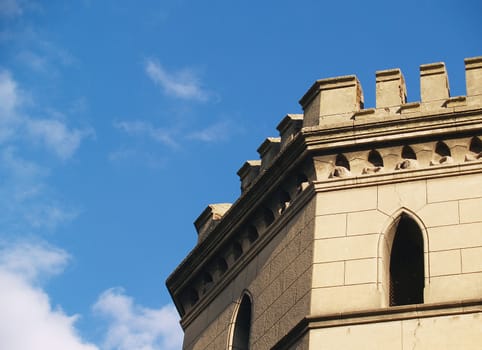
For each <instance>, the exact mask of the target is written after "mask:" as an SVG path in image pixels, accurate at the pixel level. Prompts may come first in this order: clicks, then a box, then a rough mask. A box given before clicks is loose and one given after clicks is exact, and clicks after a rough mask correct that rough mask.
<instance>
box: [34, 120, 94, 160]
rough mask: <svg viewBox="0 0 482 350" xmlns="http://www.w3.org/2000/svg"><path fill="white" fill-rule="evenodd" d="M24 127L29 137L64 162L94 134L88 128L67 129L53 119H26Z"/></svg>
mask: <svg viewBox="0 0 482 350" xmlns="http://www.w3.org/2000/svg"><path fill="white" fill-rule="evenodd" d="M25 126H26V129H27V131H28V133H29V135H31V136H32V137H33V138H34V139H37V140H39V141H40V142H42V143H43V144H44V145H45V146H46V148H47V149H49V150H50V151H51V152H52V153H54V154H56V155H57V156H58V157H59V158H61V159H64V160H65V159H68V158H71V157H72V155H73V154H74V153H75V152H76V151H77V149H78V148H79V146H80V143H81V141H82V139H84V138H86V137H88V136H92V135H93V134H94V132H93V130H92V129H90V128H88V129H82V130H81V129H69V128H68V127H67V126H66V125H65V124H64V123H62V122H60V121H58V120H55V119H27V120H26V122H25Z"/></svg>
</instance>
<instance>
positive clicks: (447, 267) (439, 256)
mask: <svg viewBox="0 0 482 350" xmlns="http://www.w3.org/2000/svg"><path fill="white" fill-rule="evenodd" d="M461 271H462V266H461V258H460V250H459V249H455V250H444V251H439V252H432V253H430V276H431V277H435V276H443V275H453V274H457V273H461Z"/></svg>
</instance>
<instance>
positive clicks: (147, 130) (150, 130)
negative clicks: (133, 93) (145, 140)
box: [114, 120, 179, 148]
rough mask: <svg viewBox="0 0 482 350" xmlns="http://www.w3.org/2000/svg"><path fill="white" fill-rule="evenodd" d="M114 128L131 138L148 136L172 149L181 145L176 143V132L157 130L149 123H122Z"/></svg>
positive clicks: (118, 123) (137, 121)
mask: <svg viewBox="0 0 482 350" xmlns="http://www.w3.org/2000/svg"><path fill="white" fill-rule="evenodd" d="M114 127H115V128H117V129H119V130H122V131H124V132H126V133H127V134H129V135H131V136H142V137H144V136H147V137H149V138H150V139H152V140H154V141H156V142H159V143H162V144H164V145H166V146H169V147H171V148H177V147H178V146H179V145H178V143H177V142H176V141H175V139H174V138H175V136H174V134H175V132H174V131H171V130H167V129H163V128H156V127H154V126H153V125H151V124H150V123H148V122H144V121H139V120H136V121H120V122H116V123H114Z"/></svg>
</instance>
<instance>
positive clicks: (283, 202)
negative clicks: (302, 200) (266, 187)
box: [279, 190, 291, 214]
mask: <svg viewBox="0 0 482 350" xmlns="http://www.w3.org/2000/svg"><path fill="white" fill-rule="evenodd" d="M290 202H291V197H290V195H289V193H288V192H286V191H284V190H281V191H280V193H279V213H280V214H281V213H283V212H284V211H285V210H286V208H288V207H289V205H290Z"/></svg>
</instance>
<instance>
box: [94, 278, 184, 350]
mask: <svg viewBox="0 0 482 350" xmlns="http://www.w3.org/2000/svg"><path fill="white" fill-rule="evenodd" d="M94 311H95V312H96V313H98V314H99V315H101V316H104V317H105V318H107V319H108V321H109V325H108V330H107V334H106V337H105V341H104V344H103V345H104V346H103V348H104V349H106V350H114V349H115V350H134V349H135V350H154V349H163V350H174V349H176V350H177V349H180V348H181V345H182V330H181V327H180V326H179V318H178V316H177V312H176V310H175V308H174V306H172V305H166V306H164V307H161V308H160V309H150V308H146V307H142V306H140V305H137V304H135V302H134V300H133V299H132V298H131V297H129V296H127V295H125V294H124V291H123V290H122V289H120V288H113V289H109V290H107V291H105V292H104V293H102V294H101V295H100V297H99V299H98V300H97V302H96V303H95V305H94Z"/></svg>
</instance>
